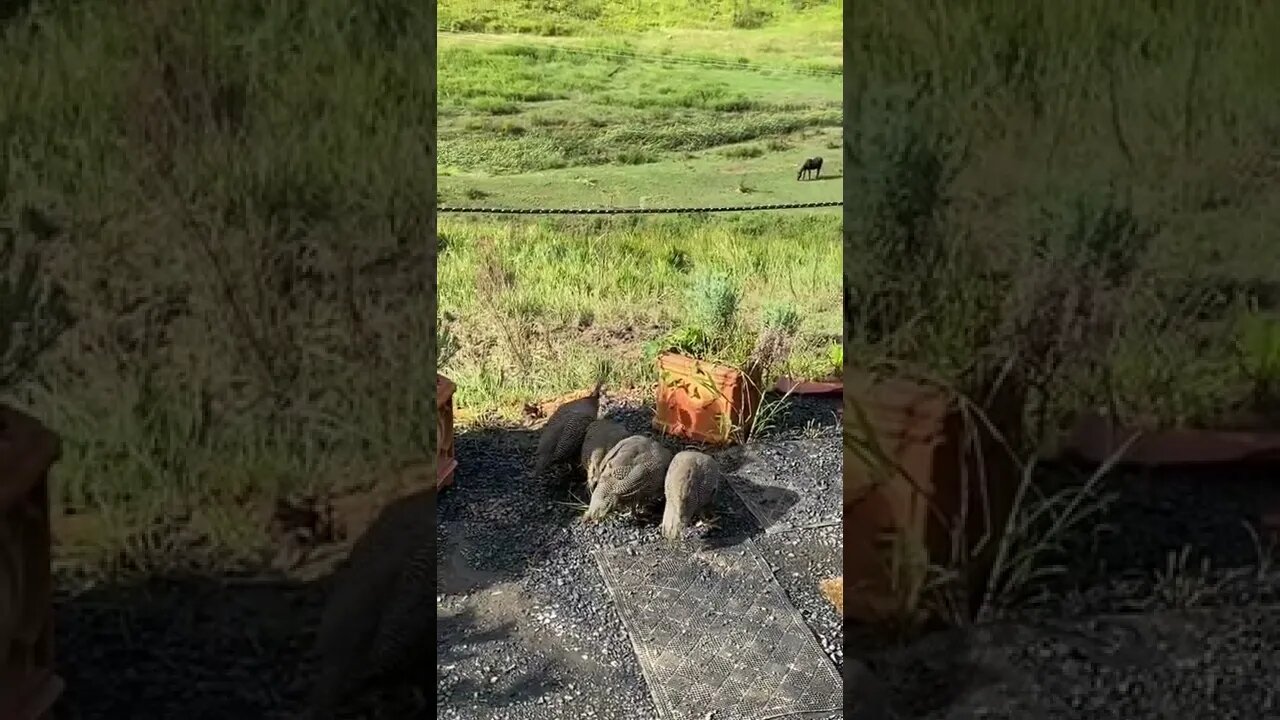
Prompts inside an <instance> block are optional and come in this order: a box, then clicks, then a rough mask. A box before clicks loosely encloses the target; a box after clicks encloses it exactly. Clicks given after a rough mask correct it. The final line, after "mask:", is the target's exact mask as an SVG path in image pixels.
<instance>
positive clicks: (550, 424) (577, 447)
mask: <svg viewBox="0 0 1280 720" xmlns="http://www.w3.org/2000/svg"><path fill="white" fill-rule="evenodd" d="M602 387H604V380H603V379H601V380H598V381H597V382H596V387H595V389H594V390H592V391H591V394H590V395H588V396H586V397H584V398H578V399H577V400H574V401H573V402H567V403H565V404H564V405H561V406H560V407H558V408H556V411H555V412H553V413H551V418H550V419H548V420H547V424H546V425H544V426H543V428H542V435H541V437H539V438H538V454H537V459H536V460H535V462H534V466H533V475H534V477H538V476H539V475H542V473H544V472H546V471H547V468H549V467H551V466H552V465H561V464H566V463H573V462H575V461H577V460H578V456H579V454H580V453H581V452H582V440H583V438H585V437H586V434H587V428H588V427H589V426H590V425H591V423H592V422H593V421H594V420H595V419H596V416H597V415H598V414H599V413H600V389H601V388H602Z"/></svg>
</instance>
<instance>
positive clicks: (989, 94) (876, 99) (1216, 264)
mask: <svg viewBox="0 0 1280 720" xmlns="http://www.w3.org/2000/svg"><path fill="white" fill-rule="evenodd" d="M859 17H860V19H861V21H860V22H858V23H855V24H854V25H853V26H852V27H853V35H852V36H851V37H850V38H849V39H848V42H849V47H850V50H851V53H852V54H851V57H850V58H849V61H850V63H851V65H850V67H849V71H848V72H849V74H848V76H847V82H848V90H849V92H848V98H849V102H850V103H851V104H850V106H849V107H848V108H846V112H847V114H848V117H849V126H850V132H849V135H848V137H849V140H850V145H851V150H853V151H855V152H859V153H860V156H859V159H858V160H857V162H856V163H853V162H849V161H848V160H847V161H846V162H847V163H848V164H850V165H854V166H856V167H857V168H858V173H856V175H855V176H853V177H851V178H850V181H851V182H852V183H853V184H854V186H855V187H856V188H858V189H857V190H855V191H854V193H853V196H854V197H855V198H860V199H862V200H865V202H862V200H860V204H859V205H857V206H855V207H854V208H851V210H852V214H851V216H850V217H851V221H850V223H849V224H847V226H846V231H847V233H848V234H847V235H846V242H847V243H849V244H850V245H851V246H852V247H851V251H852V252H854V253H855V254H862V255H863V256H865V257H867V258H868V259H867V261H866V262H860V263H858V264H857V265H856V266H852V267H850V268H847V270H848V271H849V275H848V279H847V281H848V282H849V283H851V285H852V286H853V287H854V288H855V289H856V290H857V291H858V292H857V293H855V294H859V293H860V294H861V295H862V296H864V297H869V296H870V295H874V294H876V293H880V294H882V295H884V294H886V293H887V294H889V295H892V294H893V293H894V292H897V293H898V296H899V300H898V301H895V302H897V303H898V305H899V307H898V312H900V314H901V315H902V316H903V317H908V316H909V317H913V318H914V320H913V322H912V324H911V325H910V328H909V329H903V330H902V332H899V333H896V334H894V336H893V337H892V338H888V337H885V336H883V333H882V334H881V336H877V335H876V333H868V332H866V330H867V328H866V327H863V326H864V325H865V323H864V322H862V321H855V323H854V335H855V338H854V339H855V341H856V342H858V343H859V344H860V349H859V351H858V354H859V355H861V356H863V357H864V358H866V357H868V356H881V355H890V356H896V357H898V358H899V359H904V360H909V361H912V362H915V363H918V364H923V365H927V366H932V367H935V368H944V369H945V368H952V369H954V368H959V367H960V366H962V365H964V364H966V363H968V362H969V361H970V360H971V359H972V358H974V357H977V356H979V355H981V354H982V353H984V352H987V351H991V352H996V353H998V352H1000V350H999V349H1000V348H1001V347H1004V348H1005V349H1006V350H1007V349H1008V348H1009V347H1011V346H1012V344H1013V341H1012V339H1011V338H1009V337H1008V336H1007V335H1002V334H1001V333H1002V332H1004V330H1001V328H1004V327H1005V326H1006V325H1007V324H1008V323H1011V322H1015V321H1017V319H1018V318H1019V317H1021V318H1023V319H1029V318H1031V317H1032V316H1034V315H1036V314H1046V313H1049V312H1052V311H1053V307H1052V305H1047V304H1045V303H1047V302H1048V299H1047V298H1048V297H1049V296H1047V295H1044V293H1047V292H1051V285H1052V282H1051V281H1052V280H1053V278H1058V279H1060V280H1061V279H1062V278H1074V280H1073V282H1076V286H1077V289H1078V290H1084V291H1085V292H1092V291H1090V290H1089V289H1088V288H1087V287H1081V283H1085V282H1086V280H1085V279H1084V276H1083V275H1080V274H1079V273H1076V272H1075V271H1071V270H1069V268H1070V267H1072V266H1073V264H1074V263H1079V262H1081V261H1082V260H1083V259H1086V258H1090V257H1092V258H1095V261H1093V262H1094V265H1095V266H1097V267H1100V266H1101V265H1102V264H1103V263H1105V262H1107V261H1106V260H1105V259H1104V258H1106V257H1110V256H1111V255H1113V254H1114V253H1115V252H1117V251H1125V249H1126V248H1128V249H1130V250H1132V251H1133V252H1134V253H1135V254H1136V257H1134V259H1133V266H1132V267H1131V268H1129V269H1128V270H1127V271H1126V272H1122V273H1121V274H1120V275H1122V276H1123V277H1122V278H1120V279H1118V280H1116V281H1115V282H1108V283H1104V285H1106V286H1108V287H1109V288H1110V289H1105V288H1104V289H1103V290H1105V292H1103V291H1102V290H1100V292H1103V294H1101V295H1097V296H1096V297H1095V298H1094V299H1095V300H1097V301H1098V302H1099V303H1100V305H1101V306H1102V307H1104V308H1106V312H1105V313H1094V315H1095V318H1094V319H1096V320H1098V321H1099V322H1104V324H1105V325H1106V329H1097V330H1096V331H1094V332H1089V333H1086V335H1085V336H1084V337H1077V338H1075V339H1070V338H1066V337H1062V338H1059V339H1058V340H1057V341H1055V342H1057V343H1058V347H1059V348H1060V352H1065V353H1066V354H1067V355H1068V356H1069V357H1068V362H1067V363H1066V365H1065V369H1064V370H1063V372H1061V373H1057V374H1056V377H1055V380H1054V383H1055V384H1054V388H1053V394H1054V395H1055V399H1054V402H1056V403H1061V404H1062V408H1061V410H1062V411H1063V415H1061V416H1060V418H1059V419H1066V416H1067V415H1068V414H1069V413H1070V412H1074V410H1076V409H1078V408H1080V407H1098V406H1104V407H1115V408H1117V409H1118V410H1120V411H1121V412H1122V414H1124V415H1125V416H1128V417H1131V418H1139V417H1148V418H1150V417H1154V418H1156V419H1158V420H1160V421H1161V422H1164V423H1170V424H1198V423H1213V422H1215V421H1217V420H1218V419H1219V416H1220V415H1222V414H1223V413H1224V412H1226V413H1229V412H1230V410H1229V408H1232V407H1234V406H1236V405H1238V404H1239V403H1242V402H1244V401H1245V398H1247V396H1248V395H1249V392H1250V389H1249V385H1250V381H1249V379H1248V378H1247V377H1245V374H1244V372H1243V370H1242V368H1243V367H1244V365H1243V363H1241V362H1240V358H1239V353H1238V351H1237V345H1238V343H1237V338H1236V336H1235V323H1234V317H1235V313H1236V310H1235V309H1234V308H1235V307H1236V306H1237V305H1240V304H1242V303H1247V302H1250V301H1251V300H1256V299H1257V297H1256V296H1257V292H1254V291H1251V290H1249V289H1248V288H1249V286H1250V285H1254V286H1257V285H1259V284H1265V283H1266V282H1269V281H1274V279H1275V278H1277V277H1280V250H1277V245H1276V244H1275V242H1274V237H1273V236H1274V228H1275V227H1278V226H1280V195H1277V194H1276V193H1275V192H1274V190H1273V188H1274V186H1275V182H1276V179H1277V177H1280V162H1277V158H1280V155H1278V154H1277V152H1278V151H1277V147H1280V126H1278V125H1277V124H1276V121H1275V117H1276V116H1275V112H1274V110H1275V108H1276V107H1277V106H1280V105H1278V103H1280V85H1277V83H1276V82H1275V81H1276V79H1277V70H1276V68H1277V67H1280V64H1277V63H1276V60H1277V58H1280V56H1278V55H1277V52H1278V51H1277V49H1276V47H1275V45H1274V43H1272V42H1270V40H1269V38H1271V37H1273V36H1274V34H1275V32H1276V31H1277V30H1280V10H1278V9H1277V8H1274V7H1272V6H1271V5H1268V4H1255V3H1215V4H1203V5H1194V6H1193V5H1150V4H1141V5H1125V6H1118V5H1115V4H1109V3H1101V2H1092V1H1091V2H1084V3H1072V4H1069V5H1067V4H1061V3H1052V2H1040V1H1037V2H1029V3H1014V2H1005V3H995V4H992V3H977V2H959V3H947V4H946V5H945V6H944V5H941V4H936V3H926V2H913V3H908V7H907V8H905V9H904V8H903V7H901V6H899V5H895V4H890V3H882V2H874V3H870V4H866V5H863V6H861V7H860V9H859ZM909 96H916V97H918V100H917V101H916V102H915V104H914V105H913V107H912V109H911V110H906V109H904V108H905V105H904V104H903V103H901V102H898V103H896V104H895V102H894V101H893V98H894V97H909ZM912 127H914V128H917V129H918V131H919V132H918V135H919V137H920V138H924V140H923V144H918V145H917V146H915V147H918V148H919V147H924V148H926V149H925V150H924V151H920V152H916V154H915V155H913V156H911V157H915V158H917V159H920V158H926V157H931V158H933V159H934V160H937V161H938V162H940V163H941V165H942V166H944V167H945V168H946V172H944V174H943V175H944V177H937V178H935V177H932V176H931V175H930V173H931V172H933V171H932V170H931V169H930V168H931V167H932V166H931V165H930V164H929V163H930V162H932V160H921V161H920V162H916V161H908V160H906V159H905V158H906V157H907V156H905V155H901V156H898V157H896V158H895V157H891V155H892V153H886V152H882V151H881V150H877V147H879V148H884V147H887V146H890V145H892V147H900V146H899V145H893V144H892V143H897V142H900V141H901V137H898V136H894V135H893V133H894V132H895V130H894V129H895V128H896V132H898V133H899V135H900V134H901V132H902V131H903V128H912ZM894 137H896V138H897V139H892V140H886V139H887V138H894ZM948 138H949V139H948ZM901 147H905V146H901ZM912 162H916V164H914V165H912V164H911V163H912ZM904 187H910V188H912V190H911V191H910V193H909V194H907V195H904V193H902V192H901V189H902V188H904ZM1108 188H1111V189H1112V191H1113V192H1111V195H1112V196H1113V201H1112V203H1113V207H1112V209H1113V210H1114V211H1115V212H1118V213H1122V214H1128V215H1131V216H1132V217H1134V218H1135V219H1136V222H1137V223H1138V225H1140V226H1141V227H1143V228H1145V230H1144V233H1143V235H1144V237H1142V238H1139V237H1137V236H1132V235H1126V234H1125V233H1123V232H1120V231H1118V230H1117V229H1116V228H1112V227H1109V226H1107V225H1106V222H1107V221H1106V220H1105V218H1104V213H1102V211H1101V210H1100V209H1099V208H1100V207H1101V205H1100V203H1102V202H1103V201H1104V197H1105V196H1106V195H1107V194H1108ZM904 197H910V198H912V199H910V200H906V201H904V200H903V198H904ZM1081 201H1085V202H1086V204H1087V205H1088V206H1089V207H1091V208H1092V209H1091V210H1085V211H1077V210H1075V209H1073V208H1075V207H1076V205H1077V204H1078V203H1079V202H1081ZM904 202H909V203H911V204H909V205H908V204H903V203H904ZM877 203H880V204H881V205H880V207H881V209H883V208H886V207H891V206H892V207H896V208H897V209H898V210H900V211H903V212H905V214H906V215H905V216H906V217H908V218H910V217H914V218H918V219H924V218H928V221H927V223H926V226H927V227H928V228H929V230H928V232H927V233H925V234H924V235H923V236H921V235H920V234H919V233H917V234H916V236H915V238H916V240H915V241H917V242H919V241H921V237H924V238H925V240H924V242H926V243H927V244H929V245H930V246H931V247H935V248H937V252H938V253H940V254H941V255H940V257H944V258H945V260H944V261H942V262H941V263H940V264H938V265H936V266H935V267H931V268H930V267H925V264H924V263H921V262H916V261H913V260H912V259H911V258H910V257H908V256H907V255H906V254H904V253H902V252H901V248H899V249H898V250H893V249H892V248H891V246H892V242H884V243H879V247H877V242H876V238H880V239H882V240H887V239H891V238H895V237H899V236H900V235H901V233H902V232H904V230H903V227H905V225H902V223H901V222H899V223H898V227H897V229H894V227H892V226H894V225H895V221H893V220H888V221H886V220H885V219H886V218H890V217H893V214H892V213H890V214H888V215H885V214H883V213H882V214H880V215H876V213H877V212H880V211H879V210H876V209H875V207H877V205H876V204H877ZM894 203H897V205H894ZM899 220H901V214H900V216H899ZM911 222H914V221H911ZM1080 223H1083V225H1081V224H1080ZM907 224H908V225H909V224H910V222H908V223H907ZM1140 240H1141V242H1139V241H1140ZM1046 247H1047V248H1050V249H1051V252H1049V253H1048V254H1047V255H1046V254H1045V253H1044V252H1041V250H1043V249H1045V248H1046ZM886 248H889V249H886ZM873 258H876V259H873ZM881 260H883V261H884V262H886V263H889V264H890V266H885V265H883V264H881V263H880V261H881ZM904 263H905V267H906V268H907V271H908V272H910V273H911V276H910V277H906V278H904V275H903V274H902V272H900V271H899V270H901V268H902V267H903V266H904V265H903V264H904ZM913 265H914V267H913ZM891 267H892V268H897V269H891ZM1090 282H1091V281H1090ZM908 286H910V287H930V288H935V290H934V291H933V292H934V296H933V297H931V298H930V299H924V298H921V297H919V296H917V297H915V298H912V297H910V294H911V292H912V291H909V290H908V289H907V288H908ZM894 288H897V290H894ZM1011 290H1012V292H1011ZM1016 293H1024V295H1023V296H1021V299H1020V298H1019V296H1018V295H1016ZM1036 293H1040V294H1039V295H1036ZM1034 298H1039V299H1034ZM1033 302H1034V303H1039V304H1040V305H1039V306H1038V307H1035V306H1029V305H1028V303H1033ZM1272 302H1274V301H1272ZM1264 309H1265V308H1264ZM1103 315H1105V316H1106V317H1103ZM1005 330H1007V328H1005ZM1097 367H1108V368H1110V371H1109V373H1102V372H1099V371H1097V369H1096V368H1097ZM953 371H954V370H947V372H953ZM1107 374H1109V375H1110V377H1104V375H1107Z"/></svg>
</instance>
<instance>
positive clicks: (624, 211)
mask: <svg viewBox="0 0 1280 720" xmlns="http://www.w3.org/2000/svg"><path fill="white" fill-rule="evenodd" d="M843 205H844V201H843V200H829V201H826V202H808V203H781V204H776V205H738V206H732V205H729V206H720V207H674V208H635V207H632V208H478V207H449V206H444V205H442V206H438V207H437V208H436V212H438V213H476V214H485V215H672V214H695V213H716V212H752V211H756V210H798V209H801V208H824V207H842V206H843Z"/></svg>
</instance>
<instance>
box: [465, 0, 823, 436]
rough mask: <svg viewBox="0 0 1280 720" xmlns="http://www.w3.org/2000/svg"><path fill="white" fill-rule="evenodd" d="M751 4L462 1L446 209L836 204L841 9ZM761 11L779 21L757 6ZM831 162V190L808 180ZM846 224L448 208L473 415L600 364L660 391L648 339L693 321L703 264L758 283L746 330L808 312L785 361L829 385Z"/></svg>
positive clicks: (538, 394)
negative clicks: (786, 310)
mask: <svg viewBox="0 0 1280 720" xmlns="http://www.w3.org/2000/svg"><path fill="white" fill-rule="evenodd" d="M750 5H751V7H747V6H746V5H743V4H741V3H739V6H740V7H739V8H738V9H739V15H738V16H737V18H736V20H735V16H734V12H733V6H732V5H731V4H725V5H720V6H716V7H714V8H713V7H710V6H698V7H695V6H693V5H692V4H688V3H671V2H668V3H661V2H660V3H653V4H646V5H645V6H643V7H641V6H639V5H634V6H631V5H628V6H622V5H616V4H609V3H597V4H594V5H588V4H583V3H562V4H560V3H557V4H552V5H551V6H550V7H547V6H546V5H545V4H542V5H539V7H538V8H537V9H536V10H535V9H534V8H533V6H532V5H526V4H524V3H506V4H502V5H500V6H496V7H498V8H500V9H490V8H491V6H489V5H484V6H481V5H478V4H468V3H446V4H445V5H444V6H442V7H441V27H442V28H443V29H447V30H455V31H461V32H460V33H459V34H443V35H442V36H441V46H440V66H439V67H440V72H439V83H440V87H439V97H440V126H439V131H440V165H439V170H440V175H441V177H440V189H439V197H440V201H441V203H442V204H446V205H456V206H479V207H533V208H539V207H541V208H563V207H618V206H622V207H635V206H641V207H655V208H657V207H690V206H693V207H708V206H713V207H714V206H726V205H753V204H772V203H786V202H815V201H828V200H838V199H839V198H840V196H841V184H840V180H839V179H840V176H841V168H842V165H841V161H840V158H839V152H837V151H838V149H839V147H840V135H841V122H842V109H841V104H840V85H841V78H840V76H839V75H838V74H833V70H834V71H837V72H838V70H839V68H840V63H841V56H840V51H841V45H840V31H839V17H840V14H839V8H840V4H839V3H812V5H813V7H811V8H808V9H804V10H797V9H796V7H797V5H796V4H793V3H759V4H754V3H753V4H750ZM592 8H594V9H592ZM752 8H755V9H759V10H761V11H762V12H763V11H767V15H768V16H767V17H765V16H762V15H759V14H756V15H753V16H752V17H751V18H746V17H744V16H743V15H741V12H742V11H743V10H744V9H745V10H752ZM597 11H598V12H597ZM677 17H678V18H679V20H678V21H676V20H673V18H677ZM582 18H590V20H589V21H587V22H582V21H581V19H582ZM744 25H747V26H750V27H744ZM815 155H823V156H824V157H825V159H826V162H825V164H824V167H823V171H824V175H825V176H826V177H827V180H825V181H817V182H797V181H796V172H797V170H798V168H799V165H800V162H801V161H802V160H803V159H804V158H806V157H812V156H815ZM839 226H840V214H839V209H838V208H832V209H830V210H827V211H816V212H815V211H786V212H773V213H762V214H756V215H750V216H740V217H736V216H731V215H712V216H703V217H663V216H657V217H640V218H632V217H624V218H617V219H604V220H599V221H595V220H589V221H582V220H577V219H569V220H564V219H552V220H546V221H542V222H532V221H524V220H514V221H506V222H504V221H500V220H485V219H482V220H470V219H463V218H460V217H459V216H443V217H441V219H440V232H441V235H442V237H443V238H444V247H443V249H442V252H441V256H440V268H439V278H440V307H441V312H442V313H447V314H448V315H449V316H450V317H452V318H453V321H452V322H451V327H452V330H453V333H454V335H455V337H456V339H457V340H458V342H459V347H460V349H459V352H458V353H457V355H456V356H454V357H453V358H452V360H451V362H450V363H449V364H448V365H447V366H446V367H445V368H444V369H443V372H445V373H446V374H448V375H450V377H452V378H453V379H454V380H456V381H457V383H458V391H457V395H456V398H457V403H458V405H459V407H460V410H461V412H460V415H461V417H462V418H463V419H464V421H465V420H466V419H468V418H471V417H476V416H480V415H493V414H496V415H499V416H507V417H515V416H517V415H518V414H519V412H520V409H521V407H522V406H523V404H525V403H528V402H534V401H538V400H544V399H547V398H550V397H555V396H558V395H561V394H564V393H567V392H571V391H574V390H577V389H580V388H582V387H586V386H589V385H590V384H591V381H592V379H593V378H592V374H593V372H594V368H595V367H596V366H597V365H598V363H599V361H600V360H602V359H607V360H609V361H611V363H612V373H613V374H612V377H611V378H610V381H611V385H612V386H613V387H615V388H618V387H621V388H628V387H630V388H635V389H638V390H640V391H642V392H647V391H648V388H650V387H651V386H652V385H653V383H654V382H655V379H656V374H655V370H654V368H653V366H652V360H651V358H647V357H646V356H645V352H644V347H645V345H646V344H647V343H650V342H652V341H654V340H657V339H658V338H660V337H662V336H663V335H664V334H666V333H667V332H668V331H670V330H672V329H674V328H676V327H678V326H679V325H680V324H681V323H682V322H683V321H684V317H683V310H682V308H681V304H682V303H683V298H684V294H685V291H686V289H687V286H688V283H689V279H688V277H689V273H691V272H694V271H695V269H698V268H713V269H721V270H723V271H725V272H727V273H729V274H730V275H731V276H732V277H733V278H734V279H735V281H737V282H738V283H740V284H741V285H742V287H743V292H744V299H745V306H744V313H745V318H744V319H745V321H746V322H747V325H748V327H751V328H756V329H758V323H759V321H760V319H761V313H762V311H763V308H764V307H765V306H767V305H770V304H772V303H777V302H784V303H789V304H791V305H794V306H795V308H796V309H797V311H798V312H800V313H801V314H802V317H803V318H804V322H803V324H802V328H801V331H800V339H799V341H798V343H797V344H796V347H795V348H794V350H793V353H792V355H791V357H790V359H789V360H788V366H787V367H785V368H781V369H780V370H781V371H785V372H788V373H796V374H802V375H825V374H828V373H829V372H830V368H829V345H830V344H831V343H833V342H836V341H838V338H839V335H840V319H839V315H838V313H837V305H838V302H839V283H840V279H839V271H838V268H839V266H840V264H841V257H840V249H839V245H838V243H837V236H838V234H839ZM495 277H498V278H504V279H503V280H502V281H500V282H495V281H493V278H495ZM478 278H481V279H478ZM754 331H755V330H746V331H744V332H746V333H750V332H754Z"/></svg>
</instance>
